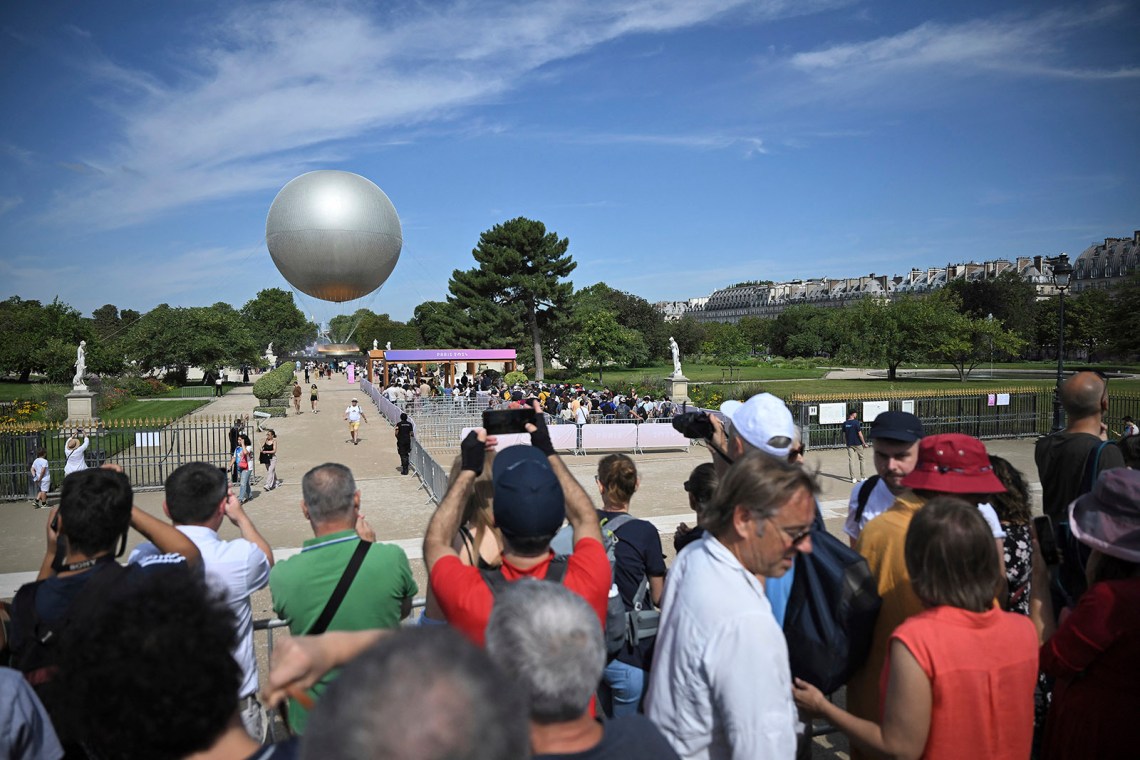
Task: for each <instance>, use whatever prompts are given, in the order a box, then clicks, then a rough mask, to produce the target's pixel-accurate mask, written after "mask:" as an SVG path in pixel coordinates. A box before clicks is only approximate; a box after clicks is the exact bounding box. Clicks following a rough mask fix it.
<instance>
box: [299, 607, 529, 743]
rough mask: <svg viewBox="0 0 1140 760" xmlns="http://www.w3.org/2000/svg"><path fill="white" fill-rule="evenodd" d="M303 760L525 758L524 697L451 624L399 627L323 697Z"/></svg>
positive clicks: (347, 670) (311, 723)
mask: <svg viewBox="0 0 1140 760" xmlns="http://www.w3.org/2000/svg"><path fill="white" fill-rule="evenodd" d="M301 757H302V758H304V760H310V759H313V758H320V760H357V759H358V758H368V759H369V760H523V758H527V757H530V733H529V726H528V724H527V716H526V705H525V704H524V702H523V699H522V695H521V694H518V693H517V690H516V689H512V688H511V684H510V683H509V682H508V681H507V679H506V678H505V677H504V676H503V673H502V672H500V670H499V669H498V668H497V667H495V665H494V663H493V662H491V659H490V658H489V657H488V656H487V653H486V652H484V651H482V650H481V649H479V648H478V647H476V646H475V645H474V644H472V643H471V642H470V641H468V640H466V639H464V638H463V636H462V635H461V634H459V633H457V632H456V631H454V630H453V629H451V628H448V627H446V626H439V627H437V628H416V629H408V628H405V629H402V630H399V631H396V632H394V633H392V634H391V635H390V636H388V637H386V638H384V639H382V640H381V641H380V642H378V643H377V644H376V645H375V646H373V647H372V648H370V649H369V650H367V651H366V652H364V653H363V654H361V655H360V656H359V657H357V658H356V659H355V660H353V661H352V662H350V663H349V664H348V665H347V667H345V669H344V671H343V672H342V673H341V674H340V676H339V677H338V678H337V679H336V681H334V682H333V683H332V685H331V686H329V688H328V690H327V691H326V692H325V693H324V694H323V695H322V696H321V700H320V702H319V703H318V704H317V706H316V708H315V709H314V711H313V713H312V715H311V717H310V719H309V725H308V730H307V731H306V732H305V736H304V739H303V741H302V744H301Z"/></svg>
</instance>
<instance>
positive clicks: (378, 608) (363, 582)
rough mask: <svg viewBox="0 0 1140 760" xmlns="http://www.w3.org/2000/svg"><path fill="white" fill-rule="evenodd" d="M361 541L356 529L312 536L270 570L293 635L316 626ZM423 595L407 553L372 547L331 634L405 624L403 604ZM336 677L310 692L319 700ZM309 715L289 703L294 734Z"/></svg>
mask: <svg viewBox="0 0 1140 760" xmlns="http://www.w3.org/2000/svg"><path fill="white" fill-rule="evenodd" d="M358 542H359V538H358V537H357V535H356V532H355V531H353V530H343V531H339V532H337V533H330V534H328V535H324V536H319V537H317V538H310V539H309V540H308V541H306V542H305V543H304V546H303V547H302V549H301V553H300V554H296V555H294V556H292V557H290V558H289V559H286V560H284V561H282V562H278V563H277V564H276V565H274V566H273V569H272V570H271V571H270V572H269V590H270V592H271V593H272V594H273V611H274V612H276V613H277V616H278V617H279V618H281V619H282V620H287V621H288V622H289V632H290V633H292V634H293V635H294V636H300V635H303V634H305V633H307V632H308V631H309V629H310V628H312V626H313V623H315V622H316V620H317V618H318V617H319V616H320V614H321V611H322V610H323V609H324V608H325V604H326V603H327V602H328V600H329V597H330V596H332V592H333V589H335V588H336V584H337V582H338V581H340V577H341V576H342V575H343V574H344V568H345V567H346V566H347V565H348V561H349V560H350V559H351V558H352V553H353V552H354V551H356V545H357V543H358ZM418 591H419V589H418V588H417V587H416V582H415V580H414V579H413V578H412V568H411V566H410V565H409V564H408V557H407V555H406V554H404V550H403V549H401V548H400V547H398V546H394V545H392V544H380V543H377V544H373V545H372V548H371V549H369V550H368V554H366V555H365V556H364V562H363V564H361V566H360V570H359V572H357V574H356V578H355V579H353V581H352V585H351V586H350V587H349V589H348V593H346V594H345V596H344V600H343V601H342V602H341V603H340V607H339V608H337V611H336V614H335V615H333V618H332V622H330V623H329V627H328V630H330V631H362V630H367V629H370V628H395V627H397V626H398V625H399V624H400V607H401V605H402V604H403V600H404V599H411V598H412V597H414V596H415V595H416V593H417V592H418ZM335 677H336V671H334V672H332V673H330V674H329V675H328V676H326V677H325V678H323V679H322V680H321V681H320V682H319V683H317V684H316V685H315V686H314V687H313V688H312V689H311V690H310V695H311V696H312V697H313V698H314V699H316V698H318V697H319V696H320V694H321V692H323V691H324V689H325V687H326V686H327V685H328V684H329V683H330V682H331V681H332V680H333V679H334V678H335ZM307 717H308V716H307V715H306V713H305V710H304V708H302V707H301V706H300V705H299V704H297V703H296V702H294V701H293V700H289V723H290V725H291V726H292V727H293V730H294V731H296V732H297V733H302V732H303V731H304V729H305V724H306V722H307Z"/></svg>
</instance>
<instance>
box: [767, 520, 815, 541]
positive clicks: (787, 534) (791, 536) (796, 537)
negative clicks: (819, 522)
mask: <svg viewBox="0 0 1140 760" xmlns="http://www.w3.org/2000/svg"><path fill="white" fill-rule="evenodd" d="M766 519H767V520H768V522H770V523H772V524H773V525H775V526H776V527H777V528H779V529H780V532H781V533H783V534H784V538H785V539H787V540H788V541H790V542H791V545H792V546H799V545H800V544H802V543H803V542H804V541H805V540H806V539H807V537H808V536H810V535H811V526H810V525H809V526H808V527H806V528H804V529H803V530H801V531H800V532H798V533H792V532H791V531H790V530H788V529H787V528H785V527H784V526H783V525H780V524H779V523H778V522H776V521H775V520H774V519H772V518H771V517H769V518H766Z"/></svg>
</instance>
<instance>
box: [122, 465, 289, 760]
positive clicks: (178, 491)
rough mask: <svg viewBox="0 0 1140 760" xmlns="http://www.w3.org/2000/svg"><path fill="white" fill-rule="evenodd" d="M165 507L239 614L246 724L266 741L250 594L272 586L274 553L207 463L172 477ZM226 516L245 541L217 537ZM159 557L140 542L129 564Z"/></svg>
mask: <svg viewBox="0 0 1140 760" xmlns="http://www.w3.org/2000/svg"><path fill="white" fill-rule="evenodd" d="M162 509H163V511H164V512H166V515H167V517H169V518H170V519H171V522H173V523H174V527H176V528H177V529H178V530H179V531H180V532H182V534H183V535H185V536H186V537H187V538H189V539H190V540H191V541H193V542H194V545H195V546H197V547H198V551H199V552H201V554H202V566H203V568H204V569H205V572H206V578H207V581H208V582H209V584H210V587H211V588H213V589H215V590H220V591H223V592H224V593H225V600H226V604H227V605H229V608H230V609H231V610H232V611H233V613H234V618H235V622H236V623H237V646H236V648H235V649H234V652H233V655H234V659H235V660H236V661H237V663H238V665H239V666H240V667H241V669H242V684H241V689H240V690H239V694H238V697H239V699H240V700H241V702H240V709H241V718H242V723H243V724H244V725H245V728H246V731H247V732H249V735H250V736H251V737H253V738H254V739H256V740H257V741H261V739H262V737H263V733H264V732H263V728H262V716H261V705H260V704H259V703H258V701H257V691H258V688H257V660H256V658H255V656H254V651H253V610H252V608H251V606H250V602H249V596H250V594H252V593H253V592H254V591H257V590H258V589H262V588H265V586H266V585H267V584H268V583H269V568H270V567H272V565H273V549H272V548H271V547H270V546H269V542H268V541H266V540H265V539H264V538H263V537H262V535H261V534H260V533H259V532H258V531H257V528H256V527H255V526H254V524H253V521H252V520H250V519H249V516H248V515H246V513H245V511H244V510H243V509H242V506H241V503H240V502H239V501H238V499H237V497H236V496H235V495H234V493H233V491H232V490H231V489H230V483H229V481H228V479H227V478H226V473H225V472H224V471H223V470H221V469H219V468H217V467H214V466H212V465H209V464H207V463H205V462H190V463H189V464H184V465H182V466H181V467H179V468H178V469H176V470H175V471H174V472H172V473H170V476H169V477H167V479H166V498H165V500H164V501H163V503H162ZM224 518H229V520H230V522H232V523H233V524H234V525H236V526H237V528H238V530H240V531H241V538H236V539H234V540H232V541H223V540H221V539H220V538H218V528H220V527H221V525H222V521H223V519H224ZM159 553H160V552H159V550H158V549H157V548H156V547H155V546H154V544H152V543H149V542H148V543H145V544H141V545H139V547H138V548H136V549H135V550H134V551H133V552H132V553H131V556H130V562H136V561H139V560H140V559H143V558H145V557H147V556H150V555H152V554H159Z"/></svg>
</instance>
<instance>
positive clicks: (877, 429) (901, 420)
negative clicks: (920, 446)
mask: <svg viewBox="0 0 1140 760" xmlns="http://www.w3.org/2000/svg"><path fill="white" fill-rule="evenodd" d="M924 434H925V431H924V430H923V429H922V420H920V419H919V418H918V417H916V416H914V415H913V414H911V413H910V412H897V411H894V410H891V411H887V412H882V413H881V414H880V415H879V416H878V417H876V418H875V421H874V422H872V423H871V432H870V434H869V437H870V438H871V440H872V441H873V440H875V439H877V438H885V439H886V440H888V441H901V442H903V443H913V442H914V441H917V440H919V439H921V438H922V437H923V435H924Z"/></svg>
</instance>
